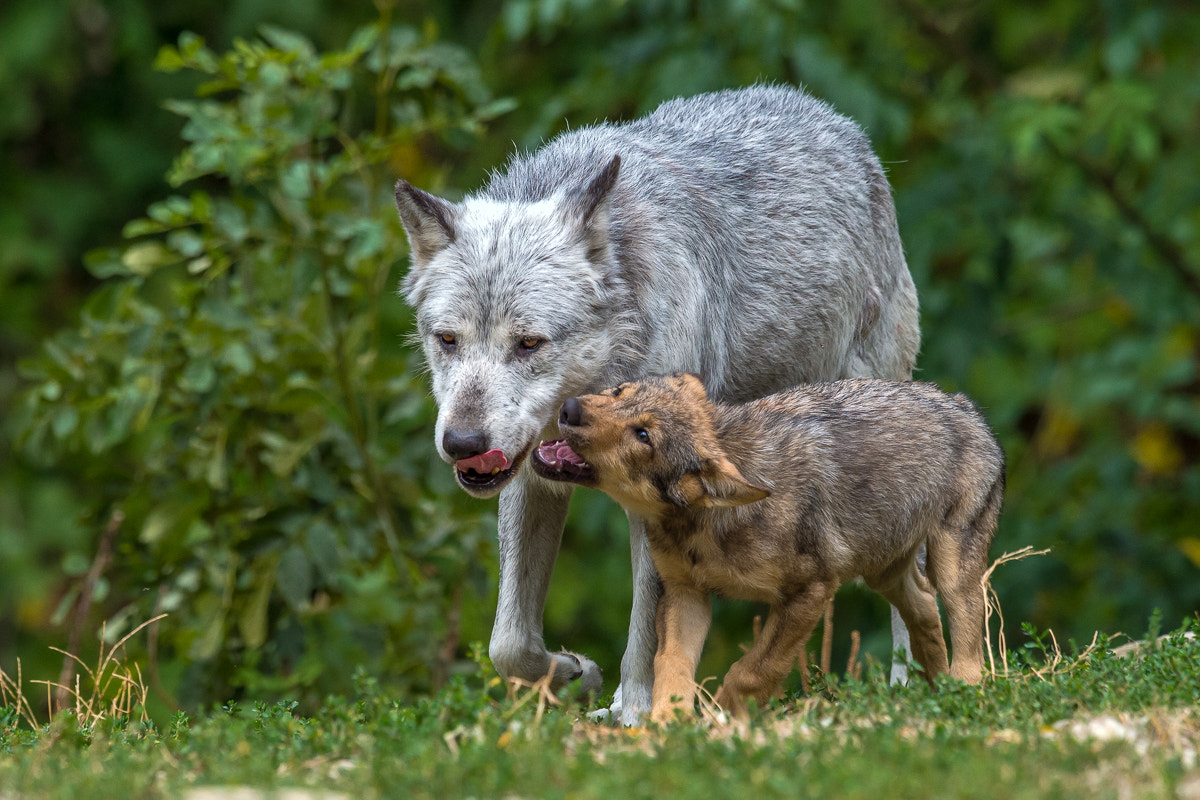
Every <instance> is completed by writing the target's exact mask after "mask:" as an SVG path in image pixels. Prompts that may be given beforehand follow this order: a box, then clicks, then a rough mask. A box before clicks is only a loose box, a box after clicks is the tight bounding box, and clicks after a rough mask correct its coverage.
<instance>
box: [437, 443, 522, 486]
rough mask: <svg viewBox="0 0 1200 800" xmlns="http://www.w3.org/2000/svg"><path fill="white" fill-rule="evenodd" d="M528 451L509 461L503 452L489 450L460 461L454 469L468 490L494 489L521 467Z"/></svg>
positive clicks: (459, 480) (460, 481)
mask: <svg viewBox="0 0 1200 800" xmlns="http://www.w3.org/2000/svg"><path fill="white" fill-rule="evenodd" d="M527 452H528V451H524V452H522V453H521V454H520V455H519V456H517V457H516V458H515V459H514V460H512V461H509V460H508V458H507V457H506V456H505V455H504V452H503V451H501V450H489V451H487V452H486V453H480V454H479V455H476V456H471V457H470V458H464V459H460V460H459V461H457V462H455V464H454V467H455V470H456V471H457V473H458V482H459V483H461V484H462V485H463V486H464V487H465V488H468V489H484V490H486V489H493V488H495V487H497V486H500V485H502V484H503V483H505V482H506V481H507V480H508V479H509V478H511V477H512V476H513V473H515V472H516V471H517V469H518V468H520V466H521V462H522V461H523V460H524V459H525V455H526V453H527Z"/></svg>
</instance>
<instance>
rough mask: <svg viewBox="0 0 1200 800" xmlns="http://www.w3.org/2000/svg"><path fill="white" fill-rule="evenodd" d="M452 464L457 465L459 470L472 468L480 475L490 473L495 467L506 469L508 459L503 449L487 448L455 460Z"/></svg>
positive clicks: (463, 470) (465, 470) (464, 470)
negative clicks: (475, 454) (484, 451)
mask: <svg viewBox="0 0 1200 800" xmlns="http://www.w3.org/2000/svg"><path fill="white" fill-rule="evenodd" d="M454 466H456V467H458V471H459V472H467V471H468V470H472V469H473V470H475V471H476V472H478V473H479V474H480V475H490V474H491V473H492V470H494V469H496V468H497V467H499V468H500V469H508V459H507V458H505V457H504V451H503V450H488V451H487V452H486V453H480V454H479V455H477V456H471V457H470V458H464V459H462V460H461V461H457V462H455V464H454Z"/></svg>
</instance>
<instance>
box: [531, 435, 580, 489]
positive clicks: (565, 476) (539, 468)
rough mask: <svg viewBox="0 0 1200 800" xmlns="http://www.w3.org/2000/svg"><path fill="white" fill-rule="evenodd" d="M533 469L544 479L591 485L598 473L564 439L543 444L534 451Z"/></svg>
mask: <svg viewBox="0 0 1200 800" xmlns="http://www.w3.org/2000/svg"><path fill="white" fill-rule="evenodd" d="M532 464H533V468H534V471H535V472H537V474H539V475H541V476H542V477H543V478H549V479H550V480H555V481H568V482H570V483H591V482H593V481H594V480H595V477H596V472H595V470H593V469H592V465H591V464H589V463H588V462H586V461H584V460H583V458H582V457H581V456H580V455H579V454H578V453H576V452H575V451H574V450H572V449H571V446H570V445H569V444H567V443H566V441H564V440H563V439H552V440H551V441H548V442H542V443H541V444H540V445H538V448H537V449H536V450H534V451H533V461H532Z"/></svg>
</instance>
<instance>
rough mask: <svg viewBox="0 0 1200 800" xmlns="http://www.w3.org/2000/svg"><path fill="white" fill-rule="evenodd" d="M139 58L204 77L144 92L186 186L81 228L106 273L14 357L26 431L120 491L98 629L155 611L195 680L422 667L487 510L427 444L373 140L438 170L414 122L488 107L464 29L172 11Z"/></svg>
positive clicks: (442, 656) (306, 683)
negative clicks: (308, 26) (76, 308)
mask: <svg viewBox="0 0 1200 800" xmlns="http://www.w3.org/2000/svg"><path fill="white" fill-rule="evenodd" d="M158 66H159V67H160V68H162V69H166V70H178V69H187V70H192V71H195V72H198V73H200V74H202V75H203V76H205V77H206V79H207V80H206V81H205V82H204V83H203V84H201V86H200V89H199V94H200V99H197V100H193V101H173V102H171V103H169V105H168V107H169V108H170V109H171V110H172V111H174V112H175V113H177V114H179V115H181V116H182V117H184V119H185V120H186V124H185V126H184V130H183V135H184V138H185V139H186V140H187V142H188V144H187V147H186V148H185V149H184V151H183V152H182V154H181V155H180V156H179V157H178V158H177V159H176V161H175V164H174V166H173V167H172V169H171V172H170V176H169V177H170V180H171V183H172V184H173V185H175V186H177V187H182V186H184V185H188V186H190V187H191V189H190V191H189V192H187V193H186V194H184V193H181V194H175V195H172V196H170V197H168V198H166V199H165V200H162V201H160V202H157V203H155V204H153V205H152V206H151V207H150V209H149V211H148V214H147V216H146V217H145V218H143V219H138V220H135V221H133V222H131V223H129V224H128V225H126V226H125V235H126V237H127V238H129V239H130V240H131V241H130V243H129V244H128V245H126V246H123V247H120V248H111V249H103V250H99V251H96V252H93V253H91V254H89V256H88V261H87V263H88V268H89V270H90V271H91V272H92V274H93V275H95V276H96V277H97V278H100V279H104V283H103V284H102V286H101V287H100V288H99V289H98V290H97V291H96V292H94V293H93V294H92V296H91V297H89V299H88V301H87V303H86V305H85V307H84V310H83V314H82V321H81V324H80V327H79V328H78V329H76V330H68V331H64V332H62V333H60V334H59V335H57V336H56V337H54V338H53V339H52V340H51V341H49V342H48V343H47V344H46V347H45V350H44V354H43V355H42V356H40V357H38V358H36V359H31V360H30V361H28V362H27V363H26V364H25V366H24V370H25V374H26V377H27V378H28V379H29V380H31V381H33V382H34V388H33V389H32V390H31V391H30V392H29V393H28V394H27V396H26V408H25V414H26V424H25V427H24V444H25V446H26V449H27V451H28V452H29V453H31V454H32V456H33V457H35V458H37V459H40V460H44V461H46V462H57V463H59V464H64V465H69V468H70V469H72V470H73V471H75V472H76V474H77V475H78V476H79V477H80V479H82V480H86V481H89V482H91V483H92V485H93V486H94V489H95V491H94V492H93V494H92V498H91V499H92V503H93V509H94V511H93V513H94V514H96V515H97V516H99V517H101V518H102V517H105V516H107V515H108V514H109V513H111V512H112V511H113V510H114V509H119V510H120V511H121V512H123V513H124V515H125V525H124V528H123V530H122V532H121V535H120V536H119V537H118V542H119V546H118V562H117V564H116V565H115V566H114V567H113V568H112V570H111V572H112V573H113V574H115V575H119V576H120V577H119V578H117V580H118V581H119V582H120V584H121V585H120V586H119V587H117V591H119V592H120V593H121V596H122V597H124V598H126V601H127V602H128V604H127V605H125V606H124V607H123V608H122V609H121V612H120V614H119V616H118V620H117V623H116V624H111V625H110V626H109V628H108V635H109V636H119V635H120V633H121V632H122V629H123V627H124V625H125V624H127V623H128V622H130V621H132V622H137V621H140V620H139V617H140V618H145V617H147V616H149V614H150V613H151V612H152V611H153V610H155V609H161V610H165V611H167V612H168V613H169V614H170V615H171V616H170V617H169V618H168V620H167V622H166V623H164V624H165V628H164V637H163V640H162V641H163V642H164V643H165V644H166V645H167V647H168V651H167V652H168V653H175V654H176V655H178V656H179V657H183V658H184V659H186V661H187V662H188V663H189V664H191V669H190V672H189V675H188V684H187V685H185V686H183V687H181V690H180V691H181V692H183V693H184V694H185V696H187V697H188V698H189V699H191V700H193V701H194V700H196V699H204V698H211V697H214V696H216V697H221V696H231V694H232V693H234V692H236V691H239V690H246V691H249V692H252V693H255V694H256V695H259V696H261V695H263V694H266V695H270V694H276V693H280V692H287V693H290V694H293V695H297V694H298V695H299V696H302V697H312V696H313V695H312V694H310V693H311V692H317V691H319V692H320V693H324V692H325V691H329V690H334V689H338V688H341V689H343V690H344V689H345V688H347V685H346V681H347V678H348V676H349V674H350V673H351V671H352V669H351V666H352V665H353V664H356V663H369V664H371V665H372V666H373V668H374V669H376V670H380V671H386V672H387V673H388V674H389V675H390V676H391V678H392V679H393V685H394V686H395V687H397V688H400V689H413V688H428V687H429V686H430V685H434V684H437V683H439V682H442V681H444V680H445V678H446V675H447V673H448V670H449V669H450V667H451V665H452V661H453V659H454V658H455V652H454V645H453V642H454V641H455V640H456V637H457V636H458V633H459V632H458V631H457V630H456V629H453V628H450V627H448V626H447V623H446V620H447V619H448V618H451V617H453V616H454V615H453V614H452V613H451V611H452V609H453V608H454V607H455V606H456V604H459V603H461V595H462V587H463V586H464V585H466V586H471V587H474V590H475V592H477V593H482V592H483V591H484V587H486V576H487V574H488V572H490V571H491V567H490V566H489V562H490V560H491V558H490V547H489V545H488V531H489V527H490V526H489V525H488V524H487V517H486V516H483V517H481V516H480V515H479V513H478V510H477V509H470V511H469V512H468V513H464V512H462V511H460V510H459V509H458V507H457V505H456V503H455V501H456V500H458V499H459V496H460V495H459V493H457V492H456V491H455V489H454V488H453V485H452V483H451V481H450V478H449V476H447V474H446V470H445V469H444V468H440V469H439V468H438V467H439V466H440V465H439V464H434V463H433V462H434V461H435V458H434V453H433V450H432V448H430V447H429V445H428V429H429V427H430V425H431V418H432V417H431V415H432V407H431V401H430V399H429V398H428V392H427V389H426V387H425V386H424V384H423V381H422V379H421V377H420V376H419V369H418V367H417V365H416V364H415V363H413V358H414V356H413V354H412V353H410V352H409V351H407V350H405V349H403V348H402V347H401V346H400V344H401V341H400V340H401V337H402V334H403V333H404V331H405V330H406V326H407V322H408V321H407V319H406V318H405V316H404V314H403V312H402V309H401V308H400V303H399V301H398V300H395V299H394V298H393V296H392V289H393V287H394V286H395V285H396V283H397V281H398V277H399V276H398V273H397V271H396V267H397V260H398V258H399V257H400V256H401V255H402V254H403V253H404V252H405V247H404V241H403V235H402V233H401V230H400V226H399V223H398V221H397V220H396V218H395V212H394V210H393V208H392V207H391V203H390V202H389V199H390V188H391V187H390V182H389V181H388V180H387V172H388V170H387V168H386V166H387V165H388V164H389V163H395V162H403V161H404V160H406V159H408V160H410V161H420V163H422V166H423V171H422V173H421V175H422V177H423V178H424V179H425V180H426V181H428V182H436V179H437V178H436V176H437V168H436V166H435V165H436V159H435V158H431V157H429V156H428V155H427V154H426V153H425V152H424V151H423V149H422V148H426V147H440V148H447V147H453V146H454V145H456V144H462V143H465V142H469V141H470V139H471V137H473V136H475V135H477V134H478V132H479V131H480V129H481V126H482V124H483V123H484V122H485V121H486V120H487V119H489V118H491V117H492V116H494V115H495V114H497V113H500V112H501V111H503V110H504V109H505V108H506V107H507V106H506V104H504V103H497V102H490V100H489V97H488V93H487V90H486V89H485V88H484V87H483V85H482V83H481V81H480V79H479V74H478V70H477V69H476V68H475V66H474V65H473V63H472V62H471V60H470V59H469V58H468V57H467V56H466V55H465V54H464V53H463V52H462V51H461V50H458V49H456V48H453V47H450V46H447V45H443V44H438V43H435V42H431V41H429V40H428V39H427V38H426V37H424V36H423V35H422V34H420V33H418V32H416V31H414V30H412V29H409V28H403V27H391V26H388V25H386V24H384V23H380V24H377V25H373V26H369V27H365V28H362V29H361V30H359V31H358V32H357V33H355V34H354V36H353V37H352V38H351V40H350V43H349V44H348V46H347V47H346V48H345V49H343V50H339V51H335V52H329V53H319V52H317V51H316V49H315V47H314V46H313V45H312V44H311V43H309V42H308V41H307V40H306V39H305V38H303V37H301V36H299V35H296V34H294V33H288V32H285V31H282V30H278V29H274V28H266V29H264V31H263V38H262V40H254V41H238V42H237V43H236V44H235V46H234V48H233V49H232V50H231V51H230V52H227V53H224V54H217V53H215V52H213V51H212V50H210V49H209V48H208V47H206V46H205V44H204V42H203V41H202V40H201V39H199V38H198V37H196V36H194V35H189V34H184V35H183V36H181V37H180V42H179V46H178V47H165V48H163V50H162V52H161V53H160V54H159V58H158ZM146 586H150V587H158V591H157V592H151V593H142V592H139V591H138V589H139V587H146ZM138 595H141V597H139V596H138ZM129 601H134V602H129ZM448 638H449V640H450V642H451V644H450V646H449V651H448V652H445V650H446V645H445V642H446V640H447V639H448Z"/></svg>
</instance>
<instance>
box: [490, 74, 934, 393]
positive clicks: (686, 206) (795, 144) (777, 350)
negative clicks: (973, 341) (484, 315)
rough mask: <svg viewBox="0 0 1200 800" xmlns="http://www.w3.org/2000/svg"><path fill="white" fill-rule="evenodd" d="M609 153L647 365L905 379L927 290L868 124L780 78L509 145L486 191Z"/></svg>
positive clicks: (615, 237)
mask: <svg viewBox="0 0 1200 800" xmlns="http://www.w3.org/2000/svg"><path fill="white" fill-rule="evenodd" d="M614 156H620V158H621V171H620V177H619V179H618V181H617V183H616V185H615V186H614V188H613V190H612V194H611V196H610V203H611V227H610V239H611V241H612V245H613V252H614V254H615V258H616V261H617V264H616V269H617V270H618V273H619V276H620V280H621V281H622V282H623V283H624V284H625V285H626V286H627V288H628V292H629V295H630V298H631V299H630V303H631V304H633V305H634V306H636V315H637V316H639V317H640V318H642V319H643V320H644V322H643V325H644V328H643V336H644V337H645V343H644V345H643V346H642V348H641V349H642V350H643V351H644V352H646V353H650V354H660V353H661V354H665V355H664V357H663V358H660V359H658V360H655V359H654V358H653V357H652V358H650V359H648V360H647V362H646V363H645V365H644V368H645V370H644V371H645V373H651V372H674V371H680V370H683V371H696V372H699V373H700V374H702V375H704V376H705V383H706V385H707V386H708V388H709V391H710V392H711V393H713V395H714V396H715V397H717V398H719V399H721V400H742V399H750V398H752V397H759V396H762V395H763V394H764V393H767V392H771V391H775V390H778V389H781V388H785V387H787V386H792V385H795V384H797V383H802V382H809V381H816V380H834V379H837V378H841V377H851V376H857V375H874V376H878V377H886V378H893V379H902V378H907V377H909V376H910V374H911V370H912V366H913V362H914V360H915V357H916V351H917V346H918V342H919V333H918V328H917V303H916V291H915V289H914V287H913V284H912V279H911V277H910V276H909V273H908V268H907V266H906V264H905V262H904V256H903V253H902V250H901V248H900V239H899V232H898V230H897V228H896V219H895V211H894V208H893V206H892V199H891V194H890V189H889V187H888V184H887V181H886V178H885V177H884V175H883V171H882V168H881V166H880V164H879V160H878V159H877V158H876V156H875V154H874V152H873V151H872V150H871V147H870V143H869V142H868V140H867V138H866V136H865V135H864V134H863V132H862V130H861V129H860V128H859V127H858V125H857V124H855V123H854V122H852V121H851V120H849V119H847V118H845V117H843V116H841V115H839V114H837V113H836V112H834V111H833V109H832V108H830V106H828V105H827V104H826V103H824V102H822V101H820V100H817V99H815V98H813V97H811V96H809V95H807V94H805V93H803V92H801V91H800V90H798V89H793V88H789V87H783V86H755V87H751V88H748V89H740V90H731V91H723V92H715V93H711V94H704V95H699V96H697V97H692V98H687V99H678V100H671V101H668V102H667V103H664V104H663V105H662V106H660V107H659V108H658V109H657V110H656V111H654V112H653V113H651V114H650V115H648V116H646V117H644V118H642V119H639V120H635V121H633V122H629V123H625V124H617V125H614V124H608V123H604V124H600V125H597V126H594V127H588V128H580V129H576V130H573V131H568V132H566V133H563V134H561V135H560V136H558V137H557V138H555V139H554V140H553V141H551V142H550V143H548V144H547V145H546V146H545V147H543V148H541V149H540V150H538V151H536V152H535V153H532V154H528V155H518V156H515V157H514V158H513V159H512V160H511V161H510V163H509V164H508V166H507V169H506V171H505V172H504V173H502V174H498V175H496V176H495V177H494V178H493V180H492V181H491V182H490V183H489V184H488V185H487V186H486V187H484V188H483V189H482V190H481V192H480V196H482V197H486V198H489V199H492V200H496V201H501V202H514V203H527V202H538V201H543V200H553V199H554V198H556V197H567V196H570V195H572V194H574V193H576V192H579V191H581V190H582V189H583V188H584V187H585V186H586V185H587V184H588V183H589V181H591V180H592V178H593V177H594V176H595V175H596V174H597V173H598V172H599V171H600V170H601V169H602V168H603V167H604V165H606V164H607V163H608V162H609V161H610V160H611V159H612V158H613V157H614ZM759 332H769V335H767V336H762V335H759ZM747 334H750V335H749V336H748V335H747ZM673 337H674V338H675V339H676V340H677V341H671V339H672V338H673Z"/></svg>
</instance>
